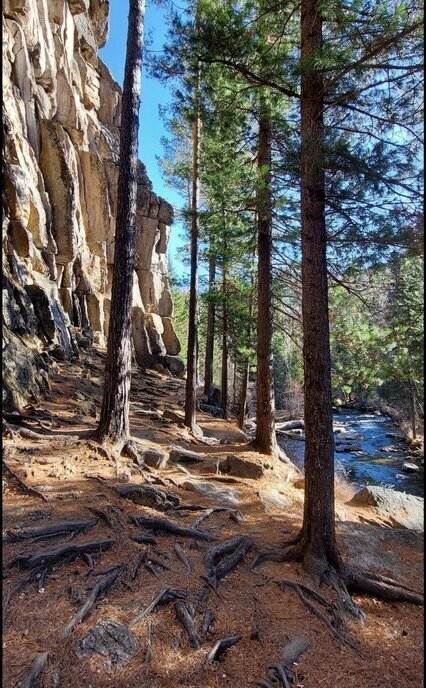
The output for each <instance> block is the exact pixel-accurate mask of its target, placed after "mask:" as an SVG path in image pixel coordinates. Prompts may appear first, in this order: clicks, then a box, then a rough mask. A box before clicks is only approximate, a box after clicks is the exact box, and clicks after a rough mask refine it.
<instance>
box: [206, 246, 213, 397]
mask: <svg viewBox="0 0 426 688" xmlns="http://www.w3.org/2000/svg"><path fill="white" fill-rule="evenodd" d="M215 278H216V256H215V255H213V254H212V255H211V256H210V258H209V292H211V291H212V289H213V287H214V283H215ZM215 311H216V309H215V305H214V303H213V302H212V301H209V302H208V304H207V333H206V357H205V361H204V394H205V396H209V395H210V391H211V386H212V384H213V355H214V329H215V315H216V313H215Z"/></svg>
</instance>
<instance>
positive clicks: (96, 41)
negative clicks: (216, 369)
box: [2, 0, 180, 406]
mask: <svg viewBox="0 0 426 688" xmlns="http://www.w3.org/2000/svg"><path fill="white" fill-rule="evenodd" d="M108 8H109V3H108V2H107V0H5V1H4V2H3V179H4V191H3V235H2V242H3V272H4V278H3V320H4V325H5V328H4V333H3V354H4V371H5V376H4V377H5V379H4V392H3V394H4V400H5V401H6V402H7V403H10V404H13V405H18V406H19V405H22V404H23V403H24V402H25V401H26V400H28V398H29V397H31V395H33V396H35V397H37V395H38V394H39V392H40V390H41V389H44V388H45V386H46V381H45V376H44V375H41V376H40V370H42V368H40V366H39V363H38V362H39V359H38V358H37V357H38V356H39V355H41V354H42V352H43V351H44V350H46V349H47V350H49V349H53V348H54V347H56V350H57V347H58V346H60V347H62V348H63V350H64V355H65V357H70V356H72V355H73V354H75V353H76V352H77V350H78V337H77V338H76V334H77V333H78V330H81V331H83V333H84V334H85V335H86V336H87V335H89V336H90V337H91V338H92V339H93V340H94V342H95V343H98V344H100V345H101V346H103V345H105V341H106V335H107V330H108V316H109V304H110V298H111V284H112V266H113V260H114V231H115V217H116V207H117V193H116V189H117V178H118V156H119V126H120V110H121V89H120V87H119V85H118V84H117V83H116V82H115V81H114V79H113V78H112V76H111V74H110V73H109V71H108V69H107V67H106V66H105V65H104V64H103V63H102V61H101V60H100V58H99V56H98V49H99V47H102V46H103V45H104V44H105V42H106V40H107V35H108ZM137 203H138V206H137V235H136V269H135V279H134V290H133V293H134V298H133V307H132V315H133V322H134V344H135V347H134V349H135V355H136V360H137V362H138V363H139V364H140V365H142V366H145V365H150V364H153V363H155V362H157V361H158V360H159V359H160V357H163V356H166V355H172V356H175V355H176V354H178V353H179V350H180V344H179V341H178V339H177V337H176V334H175V331H174V327H173V320H172V318H173V301H172V298H171V294H170V289H169V284H168V267H167V258H166V250H167V243H168V238H169V232H170V229H169V226H170V224H171V223H172V221H173V209H172V207H171V206H170V205H169V204H168V203H167V202H166V201H165V200H164V199H162V198H160V197H158V196H157V195H156V194H155V193H154V192H153V191H152V184H151V182H150V180H149V179H148V177H147V175H146V170H145V166H144V165H143V163H141V162H140V163H139V169H138V194H137ZM16 356H19V359H20V360H19V363H18V362H17V361H16V360H15V359H16ZM12 359H13V360H12ZM9 363H10V365H9ZM35 365H36V367H38V370H37V371H34V366H35ZM17 366H18V367H19V370H17V369H16V367H17ZM16 376H17V379H16Z"/></svg>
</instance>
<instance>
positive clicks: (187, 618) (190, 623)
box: [175, 601, 202, 650]
mask: <svg viewBox="0 0 426 688" xmlns="http://www.w3.org/2000/svg"><path fill="white" fill-rule="evenodd" d="M175 612H176V618H177V619H178V621H180V623H181V624H182V626H183V627H184V629H185V631H186V633H187V635H188V641H189V644H190V646H191V647H193V648H194V650H198V649H199V648H200V647H201V644H202V641H201V638H200V636H199V635H198V633H197V630H196V628H195V624H194V619H193V618H192V615H191V613H190V611H189V609H188V608H187V606H186V605H185V604H184V602H182V601H179V602H176V604H175Z"/></svg>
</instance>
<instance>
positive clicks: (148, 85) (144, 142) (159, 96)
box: [99, 0, 187, 277]
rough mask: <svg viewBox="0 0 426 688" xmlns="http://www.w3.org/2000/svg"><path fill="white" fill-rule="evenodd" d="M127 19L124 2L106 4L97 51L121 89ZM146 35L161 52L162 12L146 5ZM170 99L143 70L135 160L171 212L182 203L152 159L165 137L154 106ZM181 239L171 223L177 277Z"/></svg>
mask: <svg viewBox="0 0 426 688" xmlns="http://www.w3.org/2000/svg"><path fill="white" fill-rule="evenodd" d="M127 16H128V2H127V0H110V28H109V37H108V41H107V43H106V45H105V47H104V48H102V49H101V50H100V51H99V54H100V57H101V59H102V60H103V61H104V62H105V64H106V65H107V67H108V68H109V70H110V72H111V73H112V75H113V77H114V79H115V80H116V81H117V82H118V83H119V84H120V86H122V85H123V75H124V63H125V59H126V40H127ZM148 33H149V34H150V35H151V36H152V39H153V44H152V45H151V46H150V48H151V49H152V50H161V48H162V46H163V43H164V39H165V34H166V25H165V20H164V10H163V9H162V8H160V7H158V6H156V5H154V4H153V3H148V4H147V8H146V14H145V35H147V34H148ZM170 99H171V96H170V93H169V91H168V89H167V87H165V86H164V85H163V84H161V83H160V82H159V81H158V80H156V79H152V78H150V77H149V75H148V73H147V70H146V69H144V71H143V74H142V94H141V109H140V113H139V158H140V159H141V160H142V161H143V162H144V163H145V165H146V168H147V172H148V176H149V178H150V179H151V181H152V183H153V190H154V191H155V193H157V194H158V195H159V196H163V197H164V198H165V199H166V200H167V201H169V203H171V204H172V205H173V206H174V207H175V208H180V207H182V199H181V197H180V196H179V194H178V193H177V192H176V191H175V190H174V189H172V188H170V187H169V186H167V185H166V184H165V183H164V181H163V179H162V177H161V172H160V169H159V165H158V162H157V160H156V156H157V155H160V156H161V155H162V153H163V150H162V146H161V143H160V141H161V138H162V137H163V136H166V135H167V131H166V130H165V128H164V125H163V122H162V120H161V118H160V116H159V112H158V106H159V105H165V104H167V103H168V102H170ZM181 235H182V228H181V227H180V226H179V225H178V223H177V222H175V223H174V224H173V225H172V231H171V234H170V242H169V255H170V258H171V259H172V262H173V267H174V268H175V270H176V273H177V274H178V276H179V277H180V276H182V275H183V274H184V273H186V272H187V269H186V267H185V266H184V265H183V264H182V263H181V261H180V260H179V259H178V257H177V249H178V248H179V247H181V246H182V245H183V244H184V241H183V239H182V238H181Z"/></svg>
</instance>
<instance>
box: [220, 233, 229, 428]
mask: <svg viewBox="0 0 426 688" xmlns="http://www.w3.org/2000/svg"><path fill="white" fill-rule="evenodd" d="M225 232H226V230H225ZM226 243H227V242H226V236H225V239H224V252H223V273H222V299H223V310H222V385H221V386H222V391H221V401H222V415H223V418H225V419H226V416H227V413H228V355H229V347H228V337H229V333H228V302H227V298H228V295H227V290H228V286H227V265H226V251H227V245H226Z"/></svg>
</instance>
